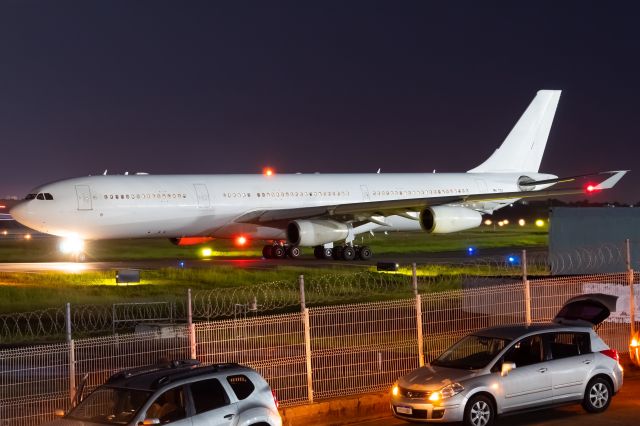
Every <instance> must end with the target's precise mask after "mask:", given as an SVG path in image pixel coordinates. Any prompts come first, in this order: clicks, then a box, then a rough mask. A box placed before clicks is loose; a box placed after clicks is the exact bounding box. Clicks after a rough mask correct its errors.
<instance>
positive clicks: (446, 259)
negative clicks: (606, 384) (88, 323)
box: [0, 247, 547, 272]
mask: <svg viewBox="0 0 640 426" xmlns="http://www.w3.org/2000/svg"><path fill="white" fill-rule="evenodd" d="M521 253H522V249H521V248H498V249H487V250H483V251H481V252H479V253H477V254H476V255H474V256H469V255H468V254H467V253H466V252H464V251H461V252H440V253H428V254H411V253H409V254H399V255H380V256H374V258H373V259H372V260H369V261H357V260H355V261H349V262H347V261H344V260H332V259H331V260H317V259H315V258H313V257H312V256H309V255H305V256H303V257H301V258H299V259H295V260H292V259H279V260H276V259H263V258H227V257H225V258H221V257H218V258H211V259H160V260H128V261H127V260H125V261H111V262H78V263H75V262H39V263H0V271H1V272H46V271H66V272H79V271H105V270H114V269H141V270H152V269H161V268H176V267H184V268H212V267H218V266H230V267H233V268H241V269H273V268H277V267H282V266H289V267H295V266H299V267H305V268H314V267H321V268H332V267H335V268H338V267H339V268H350V267H351V268H354V270H357V269H366V268H368V267H370V266H375V265H376V264H377V262H395V263H398V264H399V265H401V266H407V265H411V264H412V263H416V264H418V265H428V264H444V265H446V264H457V265H460V264H475V263H495V262H500V261H501V260H502V259H506V257H507V256H509V255H517V256H520V255H521ZM527 253H528V255H530V256H536V257H540V256H545V255H546V253H547V249H546V248H545V247H536V248H528V249H527ZM181 262H182V263H181Z"/></svg>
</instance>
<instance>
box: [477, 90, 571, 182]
mask: <svg viewBox="0 0 640 426" xmlns="http://www.w3.org/2000/svg"><path fill="white" fill-rule="evenodd" d="M560 93H561V91H560V90H540V91H539V92H538V93H537V95H536V97H535V98H533V101H531V104H529V107H528V108H527V110H526V111H525V112H524V114H522V117H520V120H518V122H517V123H516V125H515V127H514V128H513V129H512V130H511V132H510V133H509V135H508V136H507V138H506V139H505V140H504V142H502V145H500V148H498V149H497V150H496V151H495V152H494V153H493V154H492V155H491V157H489V158H488V159H487V160H486V161H485V162H484V163H482V164H480V165H479V166H478V167H476V168H474V169H471V170H469V172H470V173H500V172H537V171H538V169H539V168H540V162H541V161H542V154H544V148H545V147H546V145H547V138H548V137H549V131H550V130H551V123H553V116H554V115H555V113H556V108H557V106H558V101H559V100H560Z"/></svg>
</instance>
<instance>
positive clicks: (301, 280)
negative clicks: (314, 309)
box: [298, 275, 307, 312]
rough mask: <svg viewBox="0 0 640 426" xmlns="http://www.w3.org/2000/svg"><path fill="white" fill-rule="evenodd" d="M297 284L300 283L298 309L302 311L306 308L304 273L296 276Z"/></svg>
mask: <svg viewBox="0 0 640 426" xmlns="http://www.w3.org/2000/svg"><path fill="white" fill-rule="evenodd" d="M298 284H299V285H300V311H301V312H304V310H305V309H307V302H306V299H305V294H304V275H300V276H299V277H298Z"/></svg>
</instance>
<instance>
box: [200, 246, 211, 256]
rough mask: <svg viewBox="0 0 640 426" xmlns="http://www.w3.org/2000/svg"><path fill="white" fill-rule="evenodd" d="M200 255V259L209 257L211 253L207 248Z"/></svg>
mask: <svg viewBox="0 0 640 426" xmlns="http://www.w3.org/2000/svg"><path fill="white" fill-rule="evenodd" d="M200 253H201V254H202V257H211V254H212V253H213V251H212V250H211V249H210V248H209V247H205V248H203V249H202V251H201V252H200Z"/></svg>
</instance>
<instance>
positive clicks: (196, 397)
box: [191, 379, 229, 414]
mask: <svg viewBox="0 0 640 426" xmlns="http://www.w3.org/2000/svg"><path fill="white" fill-rule="evenodd" d="M191 395H192V397H193V406H194V408H195V410H196V414H199V413H204V412H205V411H210V410H215V409H216V408H220V407H224V406H225V405H228V404H229V397H228V396H227V393H226V392H225V391H224V388H223V387H222V384H221V383H220V381H218V379H207V380H200V381H198V382H195V383H191Z"/></svg>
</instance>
